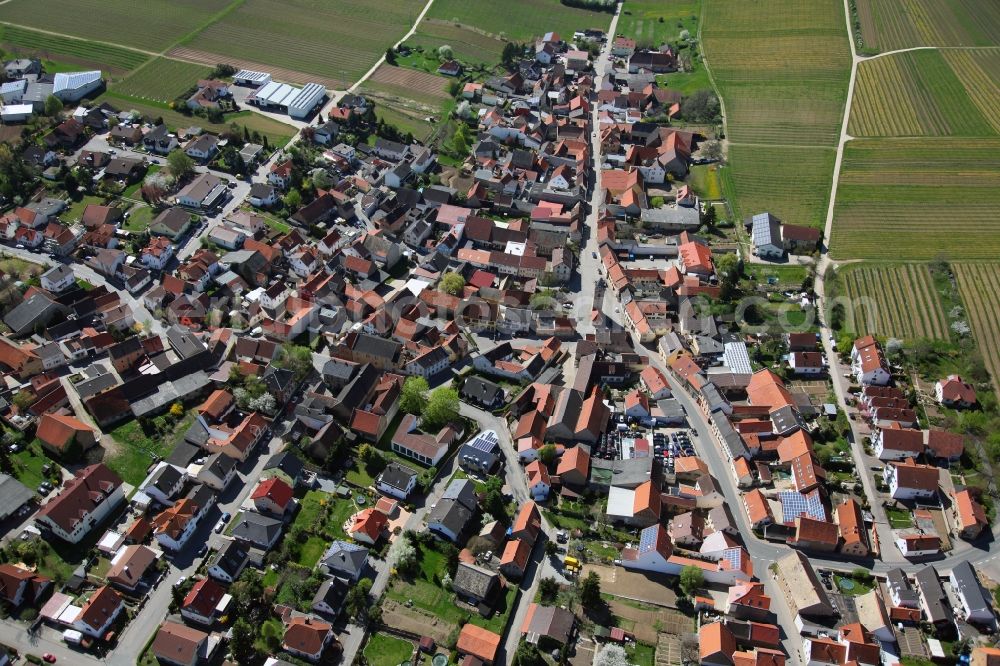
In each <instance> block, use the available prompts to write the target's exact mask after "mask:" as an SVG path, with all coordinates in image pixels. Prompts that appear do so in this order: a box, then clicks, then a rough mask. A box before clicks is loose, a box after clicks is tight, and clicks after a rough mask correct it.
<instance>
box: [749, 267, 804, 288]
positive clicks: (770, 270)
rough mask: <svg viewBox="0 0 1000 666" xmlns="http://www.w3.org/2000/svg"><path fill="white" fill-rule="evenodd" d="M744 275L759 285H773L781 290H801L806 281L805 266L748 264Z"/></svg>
mask: <svg viewBox="0 0 1000 666" xmlns="http://www.w3.org/2000/svg"><path fill="white" fill-rule="evenodd" d="M743 273H744V274H745V275H746V276H747V277H748V278H750V277H752V278H753V279H754V280H755V281H756V282H757V283H758V284H773V285H776V286H778V287H779V288H784V287H794V288H799V287H801V286H802V282H803V281H804V280H805V279H806V273H807V271H806V268H805V267H804V266H768V265H766V264H746V265H744V267H743Z"/></svg>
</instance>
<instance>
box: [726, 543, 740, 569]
mask: <svg viewBox="0 0 1000 666" xmlns="http://www.w3.org/2000/svg"><path fill="white" fill-rule="evenodd" d="M722 559H724V560H725V561H726V562H727V563H728V564H729V568H730V569H739V568H740V561H741V560H742V559H743V550H742V549H741V548H726V549H725V550H724V551H722Z"/></svg>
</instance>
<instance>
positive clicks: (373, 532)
mask: <svg viewBox="0 0 1000 666" xmlns="http://www.w3.org/2000/svg"><path fill="white" fill-rule="evenodd" d="M388 524H389V518H388V516H386V515H385V514H384V513H382V512H381V511H378V510H377V509H363V510H362V511H359V512H357V513H356V514H354V515H353V516H352V517H351V524H350V526H349V527H348V528H347V534H348V536H350V537H351V538H352V539H354V540H355V541H357V542H359V543H364V544H367V545H369V546H374V545H375V544H376V543H378V541H379V539H381V538H382V533H383V532H384V531H385V528H386V525H388Z"/></svg>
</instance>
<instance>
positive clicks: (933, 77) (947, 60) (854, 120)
mask: <svg viewBox="0 0 1000 666" xmlns="http://www.w3.org/2000/svg"><path fill="white" fill-rule="evenodd" d="M951 53H952V52H948V55H951ZM954 54H955V56H954V57H948V56H946V54H945V52H942V51H909V52H905V53H896V54H891V55H887V56H883V57H880V58H875V59H873V60H868V61H865V62H862V63H861V64H860V65H859V66H858V78H857V88H856V90H855V93H854V103H853V107H852V109H851V119H850V124H849V129H848V131H849V133H850V134H851V136H989V135H994V134H996V128H997V127H1000V107H998V106H997V103H998V100H1000V58H997V57H995V56H993V54H992V53H991V52H989V51H978V52H975V53H967V52H954ZM973 93H975V94H976V96H977V100H978V103H974V102H973V99H972V97H971V95H972V94H973Z"/></svg>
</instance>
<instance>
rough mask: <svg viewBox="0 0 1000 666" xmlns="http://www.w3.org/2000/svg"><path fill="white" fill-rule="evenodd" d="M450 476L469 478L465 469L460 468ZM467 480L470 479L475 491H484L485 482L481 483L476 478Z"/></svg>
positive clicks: (453, 477)
mask: <svg viewBox="0 0 1000 666" xmlns="http://www.w3.org/2000/svg"><path fill="white" fill-rule="evenodd" d="M451 478H452V479H469V475H468V474H466V473H465V470H462V469H460V470H458V471H456V472H455V474H454V475H453V476H452V477H451ZM469 480H470V481H472V485H473V486H474V487H475V489H476V492H477V493H483V492H486V484H485V483H483V482H482V481H479V480H477V479H469Z"/></svg>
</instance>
